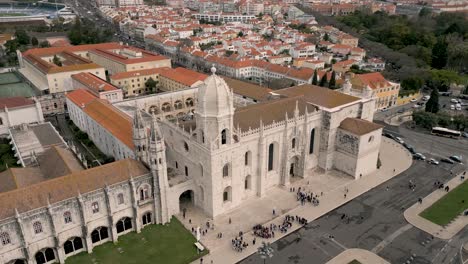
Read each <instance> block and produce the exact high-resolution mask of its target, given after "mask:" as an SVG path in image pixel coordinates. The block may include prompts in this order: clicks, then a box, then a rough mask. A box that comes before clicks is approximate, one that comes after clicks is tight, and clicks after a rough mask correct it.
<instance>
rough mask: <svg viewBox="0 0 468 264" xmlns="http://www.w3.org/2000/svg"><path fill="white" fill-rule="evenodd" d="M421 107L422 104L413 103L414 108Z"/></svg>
mask: <svg viewBox="0 0 468 264" xmlns="http://www.w3.org/2000/svg"><path fill="white" fill-rule="evenodd" d="M419 107H421V106H420V105H418V104H415V105H413V108H419Z"/></svg>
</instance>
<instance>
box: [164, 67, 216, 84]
mask: <svg viewBox="0 0 468 264" xmlns="http://www.w3.org/2000/svg"><path fill="white" fill-rule="evenodd" d="M160 75H161V77H165V78H168V79H171V80H174V81H176V82H178V83H181V84H183V85H186V86H189V87H191V86H192V85H193V84H195V83H196V82H198V81H204V80H205V79H206V78H207V77H208V75H206V74H203V73H198V72H196V71H192V70H189V69H186V68H182V67H178V68H175V69H172V70H167V71H163V72H161V73H160Z"/></svg>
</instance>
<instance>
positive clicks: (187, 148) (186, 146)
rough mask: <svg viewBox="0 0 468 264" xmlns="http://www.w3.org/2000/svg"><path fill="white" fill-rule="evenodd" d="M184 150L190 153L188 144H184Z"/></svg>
mask: <svg viewBox="0 0 468 264" xmlns="http://www.w3.org/2000/svg"><path fill="white" fill-rule="evenodd" d="M184 149H185V151H189V147H188V144H187V142H184Z"/></svg>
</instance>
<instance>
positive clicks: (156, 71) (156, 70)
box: [110, 67, 171, 80]
mask: <svg viewBox="0 0 468 264" xmlns="http://www.w3.org/2000/svg"><path fill="white" fill-rule="evenodd" d="M168 70H171V68H167V67H163V68H154V69H144V70H138V71H129V72H119V73H116V74H114V75H111V76H110V79H111V80H121V79H127V78H132V77H137V76H148V75H153V74H161V72H163V71H168Z"/></svg>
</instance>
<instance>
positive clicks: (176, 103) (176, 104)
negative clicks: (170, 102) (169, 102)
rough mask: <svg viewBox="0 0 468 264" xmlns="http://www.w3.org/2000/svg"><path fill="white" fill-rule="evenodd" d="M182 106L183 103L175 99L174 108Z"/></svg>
mask: <svg viewBox="0 0 468 264" xmlns="http://www.w3.org/2000/svg"><path fill="white" fill-rule="evenodd" d="M183 107H184V105H183V104H182V102H181V101H179V100H177V101H176V102H175V103H174V108H175V109H182V108H183Z"/></svg>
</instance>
